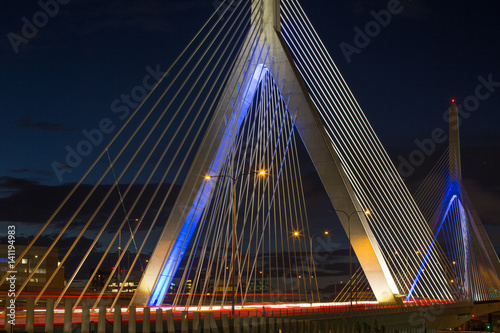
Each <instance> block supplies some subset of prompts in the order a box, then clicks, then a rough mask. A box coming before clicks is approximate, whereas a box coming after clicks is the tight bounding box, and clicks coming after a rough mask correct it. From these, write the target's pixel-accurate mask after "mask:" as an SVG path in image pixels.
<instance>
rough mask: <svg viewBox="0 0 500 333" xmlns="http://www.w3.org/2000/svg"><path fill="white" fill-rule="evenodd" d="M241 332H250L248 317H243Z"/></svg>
mask: <svg viewBox="0 0 500 333" xmlns="http://www.w3.org/2000/svg"><path fill="white" fill-rule="evenodd" d="M243 333H250V324H249V323H248V317H243Z"/></svg>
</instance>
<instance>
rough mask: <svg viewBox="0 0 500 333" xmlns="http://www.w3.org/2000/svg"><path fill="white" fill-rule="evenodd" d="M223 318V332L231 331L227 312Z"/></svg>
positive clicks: (228, 332)
mask: <svg viewBox="0 0 500 333" xmlns="http://www.w3.org/2000/svg"><path fill="white" fill-rule="evenodd" d="M221 319H222V332H224V333H230V332H231V331H230V330H229V318H228V315H227V314H223V315H222V316H221Z"/></svg>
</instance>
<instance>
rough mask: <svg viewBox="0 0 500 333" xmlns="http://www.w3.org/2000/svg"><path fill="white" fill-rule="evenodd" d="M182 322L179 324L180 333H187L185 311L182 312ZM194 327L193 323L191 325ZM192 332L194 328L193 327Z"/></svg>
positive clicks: (186, 315) (187, 319)
mask: <svg viewBox="0 0 500 333" xmlns="http://www.w3.org/2000/svg"><path fill="white" fill-rule="evenodd" d="M181 320H182V322H181V332H182V333H188V332H189V313H188V312H187V311H182V319H181ZM193 326H194V323H193ZM193 330H194V327H193Z"/></svg>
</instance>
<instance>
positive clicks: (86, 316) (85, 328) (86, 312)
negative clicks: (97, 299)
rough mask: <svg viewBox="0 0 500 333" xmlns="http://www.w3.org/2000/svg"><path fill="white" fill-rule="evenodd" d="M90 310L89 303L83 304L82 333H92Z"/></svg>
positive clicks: (84, 302)
mask: <svg viewBox="0 0 500 333" xmlns="http://www.w3.org/2000/svg"><path fill="white" fill-rule="evenodd" d="M89 325H90V309H89V302H88V301H87V300H85V301H83V303H82V324H81V333H89V332H90V326H89Z"/></svg>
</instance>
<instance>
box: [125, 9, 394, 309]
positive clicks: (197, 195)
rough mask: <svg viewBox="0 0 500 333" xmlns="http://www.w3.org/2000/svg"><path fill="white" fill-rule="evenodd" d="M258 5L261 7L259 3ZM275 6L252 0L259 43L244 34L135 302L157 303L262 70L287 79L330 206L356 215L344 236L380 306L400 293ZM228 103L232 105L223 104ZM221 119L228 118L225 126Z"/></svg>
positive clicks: (286, 85) (290, 105)
mask: <svg viewBox="0 0 500 333" xmlns="http://www.w3.org/2000/svg"><path fill="white" fill-rule="evenodd" d="M260 3H261V5H260ZM260 6H262V8H258V7H260ZM279 8H280V4H279V1H275V0H264V1H262V2H258V1H254V2H253V4H252V9H253V12H254V11H256V10H257V11H258V10H262V13H263V14H262V19H261V20H255V21H253V22H252V23H253V24H254V25H260V26H261V32H260V36H258V42H257V43H256V47H255V48H253V49H252V48H245V46H248V45H252V38H255V36H252V35H249V36H248V37H247V41H246V42H245V43H244V46H243V48H242V50H241V51H240V55H239V56H238V59H237V61H236V65H235V67H234V68H233V72H232V73H231V76H230V78H229V80H228V82H227V86H226V87H227V88H226V91H225V93H224V94H223V95H222V96H223V97H222V99H221V100H220V102H219V106H218V107H217V111H216V112H215V114H214V116H213V118H212V125H215V126H210V127H209V128H210V130H209V131H208V132H207V133H206V134H205V137H204V139H203V141H202V143H201V145H200V147H199V150H198V153H197V155H196V157H195V160H194V161H193V163H192V166H191V169H190V171H189V173H188V175H187V177H186V181H185V182H184V184H183V186H182V189H181V191H180V193H179V196H178V198H177V201H176V203H175V205H174V208H173V210H172V212H171V214H170V216H169V218H168V221H167V223H166V225H165V228H164V230H163V232H162V234H161V236H160V239H159V241H158V243H157V246H156V248H155V250H154V252H153V255H152V257H151V259H150V262H149V265H148V267H147V269H146V271H145V273H144V275H143V278H142V280H141V282H140V284H139V287H138V289H137V292H136V294H135V295H134V298H133V300H132V304H136V305H146V304H148V305H161V304H162V302H163V299H164V297H165V294H166V292H167V290H168V287H169V285H170V283H171V281H172V279H173V276H174V274H175V272H176V270H177V268H178V266H179V263H180V261H181V260H182V256H183V253H184V251H185V249H186V246H187V244H188V243H189V241H190V237H191V235H192V233H193V231H194V229H195V228H196V221H197V219H199V216H200V215H201V214H202V211H203V209H204V208H205V204H206V202H207V200H208V195H209V194H210V191H211V189H210V186H211V185H210V184H207V183H205V182H203V179H202V178H201V177H200V175H204V174H213V173H216V172H217V170H218V163H219V162H220V160H221V158H222V156H223V155H224V154H225V152H224V149H226V148H224V147H227V146H228V145H231V143H230V142H227V140H228V138H230V137H231V132H232V131H237V130H238V128H239V124H240V122H241V121H242V119H243V118H244V116H245V114H246V110H247V109H248V107H249V104H250V101H251V99H252V98H253V93H254V90H255V86H256V84H257V82H258V80H259V77H260V76H261V74H260V71H262V70H263V69H264V68H265V69H266V70H267V69H268V70H270V71H271V72H272V73H273V74H275V76H276V77H277V78H278V79H279V80H280V81H281V80H282V81H283V82H284V84H283V88H282V91H281V93H282V95H284V96H288V97H289V101H288V108H289V109H290V110H292V112H296V120H295V126H296V128H297V130H298V133H299V134H300V137H301V138H302V140H303V142H304V144H305V146H306V148H307V150H308V153H309V155H310V157H311V160H312V161H313V163H314V165H315V167H316V170H317V172H318V174H319V176H320V178H321V180H322V182H323V185H324V187H325V189H326V191H327V193H328V195H329V197H330V200H331V202H332V204H333V205H334V207H335V208H336V209H338V210H344V211H349V212H358V213H356V214H355V215H354V216H353V217H352V218H351V221H350V226H348V221H347V220H342V224H343V226H344V228H345V230H346V233H347V232H348V228H350V234H351V243H352V247H353V249H354V251H355V253H356V255H357V257H358V260H359V261H360V263H361V266H362V267H363V270H364V272H365V274H366V277H367V279H368V281H369V283H370V285H371V287H372V290H373V292H374V294H375V296H376V298H377V300H378V301H379V302H384V303H385V302H395V301H396V298H395V296H394V295H396V294H398V293H399V291H398V289H397V287H396V284H395V283H394V280H393V278H392V276H391V274H390V272H389V269H388V267H387V264H386V262H385V259H384V257H383V255H382V253H381V251H380V247H379V245H378V242H377V240H376V239H375V236H374V235H373V233H372V232H371V229H370V227H369V225H368V223H367V221H366V217H365V215H364V214H363V211H364V207H361V206H360V205H359V203H358V201H357V199H356V196H355V194H354V192H353V189H352V187H351V185H350V184H349V181H348V179H347V177H346V175H345V173H344V171H343V169H342V165H341V163H340V161H339V158H338V157H337V155H336V152H335V150H334V148H333V147H332V145H331V143H330V140H329V139H328V136H327V134H326V133H325V130H324V128H323V125H322V123H321V119H320V116H319V115H318V113H317V111H316V110H315V108H314V105H313V103H312V102H311V100H310V98H309V97H308V93H307V89H306V88H305V85H304V83H303V81H302V79H301V77H300V74H299V73H298V71H297V69H296V68H295V66H294V65H293V60H292V58H291V55H290V53H289V52H288V50H287V49H286V46H285V43H284V41H283V40H282V38H281V36H280V34H279V30H280V19H279V10H280V9H279ZM236 87H238V88H236ZM228 105H231V106H232V107H231V108H228ZM225 119H226V120H227V119H229V122H228V123H227V125H225V126H223V125H222V124H224V123H225V121H224V120H225ZM221 125H222V126H221ZM195 203H196V204H195Z"/></svg>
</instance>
